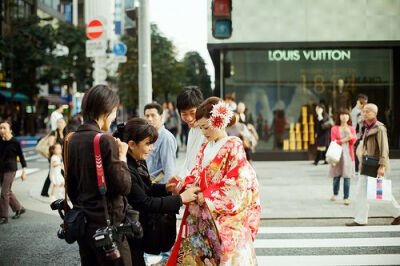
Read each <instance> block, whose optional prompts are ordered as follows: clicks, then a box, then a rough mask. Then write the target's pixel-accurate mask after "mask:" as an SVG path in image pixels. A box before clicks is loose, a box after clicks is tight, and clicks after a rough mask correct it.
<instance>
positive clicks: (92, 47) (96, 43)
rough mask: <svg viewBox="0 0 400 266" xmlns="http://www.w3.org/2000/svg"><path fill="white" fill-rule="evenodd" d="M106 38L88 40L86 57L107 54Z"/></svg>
mask: <svg viewBox="0 0 400 266" xmlns="http://www.w3.org/2000/svg"><path fill="white" fill-rule="evenodd" d="M106 49H107V41H106V40H102V39H101V40H87V41H86V57H96V56H104V55H106Z"/></svg>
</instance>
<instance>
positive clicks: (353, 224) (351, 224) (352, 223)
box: [346, 222, 366, 226]
mask: <svg viewBox="0 0 400 266" xmlns="http://www.w3.org/2000/svg"><path fill="white" fill-rule="evenodd" d="M364 225H366V224H359V223H356V222H351V223H346V226H364Z"/></svg>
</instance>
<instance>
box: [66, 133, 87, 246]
mask: <svg viewBox="0 0 400 266" xmlns="http://www.w3.org/2000/svg"><path fill="white" fill-rule="evenodd" d="M72 134H74V132H72V133H69V134H68V135H67V136H66V138H65V141H64V174H65V175H64V179H65V183H64V184H65V198H64V213H65V217H64V223H63V224H61V228H62V229H63V231H64V239H65V241H66V242H67V243H68V244H72V243H74V242H75V241H77V240H79V239H82V238H83V237H84V236H85V233H86V226H87V219H86V216H85V213H84V211H83V210H82V209H80V208H72V209H70V208H69V206H68V201H67V171H68V148H69V145H68V143H69V139H70V137H71V136H72Z"/></svg>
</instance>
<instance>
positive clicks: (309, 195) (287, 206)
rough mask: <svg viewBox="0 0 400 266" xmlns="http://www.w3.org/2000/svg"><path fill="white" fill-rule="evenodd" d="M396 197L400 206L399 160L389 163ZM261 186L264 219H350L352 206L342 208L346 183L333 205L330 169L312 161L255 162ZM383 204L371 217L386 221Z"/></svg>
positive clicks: (373, 208) (352, 194) (352, 189)
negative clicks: (328, 175) (316, 164)
mask: <svg viewBox="0 0 400 266" xmlns="http://www.w3.org/2000/svg"><path fill="white" fill-rule="evenodd" d="M390 163H391V168H392V170H391V173H390V178H391V180H392V186H393V188H392V190H393V195H394V196H395V198H396V199H397V201H398V202H400V160H390ZM253 166H254V168H255V169H256V172H257V177H258V180H259V183H260V197H261V209H262V218H264V219H271V218H273V219H277V218H293V219H295V218H351V217H353V210H354V209H353V204H350V206H345V205H343V180H341V184H340V185H341V187H340V192H339V197H338V200H337V201H336V202H332V201H330V200H329V199H330V197H331V195H332V179H331V178H329V177H327V174H328V165H318V166H314V165H312V163H311V161H290V162H254V163H253ZM356 181H357V180H356V178H354V179H352V180H351V187H350V202H351V203H353V202H352V200H353V199H354V198H355V189H356V184H357V182H356ZM381 206H382V205H381V204H378V205H377V204H374V205H371V207H370V211H369V216H370V217H387V216H388V215H389V214H388V213H387V212H386V211H385V210H384V209H383V208H381Z"/></svg>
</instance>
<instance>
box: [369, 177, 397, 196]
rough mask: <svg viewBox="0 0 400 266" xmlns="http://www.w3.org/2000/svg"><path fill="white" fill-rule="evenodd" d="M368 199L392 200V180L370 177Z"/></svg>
mask: <svg viewBox="0 0 400 266" xmlns="http://www.w3.org/2000/svg"><path fill="white" fill-rule="evenodd" d="M367 200H369V201H391V200H392V181H391V180H387V179H385V178H374V177H368V180H367Z"/></svg>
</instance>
